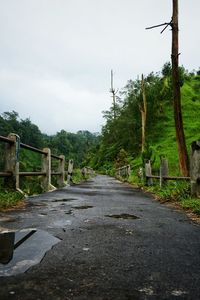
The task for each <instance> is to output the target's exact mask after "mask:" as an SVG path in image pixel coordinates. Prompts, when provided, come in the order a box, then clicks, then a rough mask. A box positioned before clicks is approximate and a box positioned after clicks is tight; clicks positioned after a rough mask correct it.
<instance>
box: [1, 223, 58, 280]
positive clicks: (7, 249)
mask: <svg viewBox="0 0 200 300" xmlns="http://www.w3.org/2000/svg"><path fill="white" fill-rule="evenodd" d="M58 242H60V239H58V238H56V237H54V236H53V235H51V234H49V233H48V232H46V231H43V230H37V229H24V230H20V231H11V230H4V231H2V232H1V233H0V276H12V275H16V274H19V273H24V272H25V271H27V270H28V269H29V268H30V267H32V266H34V265H36V264H38V263H39V262H40V261H41V260H42V258H43V257H44V255H45V253H46V252H47V251H48V250H50V249H51V248H52V247H53V246H54V245H56V244H57V243H58Z"/></svg>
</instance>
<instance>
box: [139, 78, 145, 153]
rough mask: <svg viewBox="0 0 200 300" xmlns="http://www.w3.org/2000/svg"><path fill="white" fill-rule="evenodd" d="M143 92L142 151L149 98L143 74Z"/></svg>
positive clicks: (141, 110)
mask: <svg viewBox="0 0 200 300" xmlns="http://www.w3.org/2000/svg"><path fill="white" fill-rule="evenodd" d="M141 92H142V100H143V103H142V105H141V106H140V112H141V121H142V152H144V150H145V143H146V119H147V99H146V93H145V84H144V76H143V74H142V81H141Z"/></svg>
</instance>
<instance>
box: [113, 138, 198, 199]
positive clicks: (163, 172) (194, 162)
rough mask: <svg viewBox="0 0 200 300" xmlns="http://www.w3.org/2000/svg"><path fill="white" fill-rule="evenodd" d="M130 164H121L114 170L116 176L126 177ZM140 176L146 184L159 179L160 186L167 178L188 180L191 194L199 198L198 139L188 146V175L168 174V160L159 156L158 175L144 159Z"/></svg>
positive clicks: (128, 173)
mask: <svg viewBox="0 0 200 300" xmlns="http://www.w3.org/2000/svg"><path fill="white" fill-rule="evenodd" d="M130 171H131V169H130V166H129V165H127V166H123V167H121V168H118V169H117V170H116V177H128V176H129V175H130ZM139 173H140V174H139V175H140V177H145V178H144V180H145V182H146V184H147V185H152V184H153V180H154V179H157V180H159V181H160V187H162V186H163V185H164V184H165V183H166V181H168V180H187V181H190V186H191V196H193V197H199V198H200V141H194V142H193V143H192V144H191V147H190V176H188V177H184V176H169V167H168V160H167V159H166V158H164V157H161V160H160V168H159V175H153V174H152V168H151V162H150V160H149V161H146V163H145V167H144V172H143V170H140V171H139Z"/></svg>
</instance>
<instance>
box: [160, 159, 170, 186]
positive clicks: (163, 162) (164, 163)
mask: <svg viewBox="0 0 200 300" xmlns="http://www.w3.org/2000/svg"><path fill="white" fill-rule="evenodd" d="M168 170H169V168H168V160H167V159H166V158H164V157H161V159H160V187H162V186H163V185H164V184H165V183H166V180H165V179H164V178H163V177H167V176H168Z"/></svg>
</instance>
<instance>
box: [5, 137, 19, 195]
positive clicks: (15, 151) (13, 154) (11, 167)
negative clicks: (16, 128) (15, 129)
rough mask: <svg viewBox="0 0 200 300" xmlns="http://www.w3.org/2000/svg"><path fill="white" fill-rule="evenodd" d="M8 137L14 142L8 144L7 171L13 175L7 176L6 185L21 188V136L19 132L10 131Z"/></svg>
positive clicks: (6, 154)
mask: <svg viewBox="0 0 200 300" xmlns="http://www.w3.org/2000/svg"><path fill="white" fill-rule="evenodd" d="M8 138H9V139H10V140H12V141H13V143H12V144H6V151H5V172H11V173H12V176H10V177H7V178H5V180H4V182H5V185H6V186H8V187H9V188H12V189H16V190H19V150H20V138H19V136H18V135H17V134H14V133H10V134H9V135H8Z"/></svg>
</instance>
